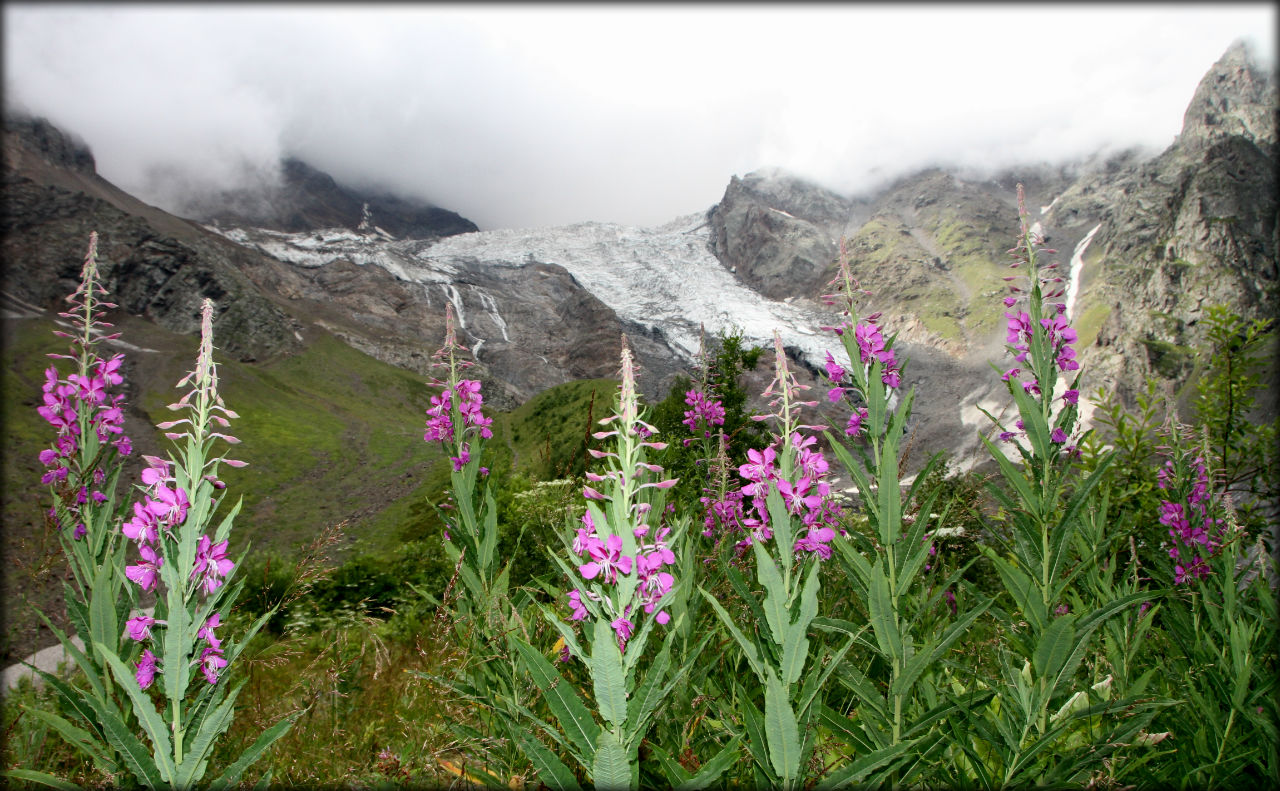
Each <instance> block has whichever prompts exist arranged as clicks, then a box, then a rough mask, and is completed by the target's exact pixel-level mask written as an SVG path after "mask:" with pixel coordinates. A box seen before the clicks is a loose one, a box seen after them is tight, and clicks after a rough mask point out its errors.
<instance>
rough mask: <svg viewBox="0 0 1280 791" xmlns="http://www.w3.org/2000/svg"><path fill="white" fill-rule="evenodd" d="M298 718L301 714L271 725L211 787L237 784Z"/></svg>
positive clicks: (225, 786) (226, 786) (227, 786)
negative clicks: (245, 771)
mask: <svg viewBox="0 0 1280 791" xmlns="http://www.w3.org/2000/svg"><path fill="white" fill-rule="evenodd" d="M299 716H301V714H295V715H292V716H289V717H285V718H284V719H282V720H280V721H279V722H277V723H276V724H275V725H272V726H271V727H270V728H267V729H266V730H265V731H263V732H262V735H261V736H259V737H258V738H257V740H256V741H255V742H254V743H253V744H251V745H249V748H248V749H247V750H245V751H244V752H243V753H241V754H240V757H239V758H237V759H236V760H235V763H233V764H231V766H228V767H227V768H226V771H224V772H223V773H222V775H221V776H220V777H219V778H218V779H217V780H215V781H213V784H212V786H211V787H212V788H229V787H231V786H234V785H236V784H237V783H239V782H240V776H241V775H243V774H244V770H246V769H248V768H249V767H250V766H252V765H253V763H254V761H257V760H258V758H259V757H261V756H262V753H263V752H265V751H266V749H267V748H268V747H270V746H271V745H272V744H274V743H275V741H276V739H279V738H280V737H281V736H284V735H285V734H286V733H288V732H289V729H290V728H292V727H293V723H294V722H295V721H296V720H297V718H298V717H299Z"/></svg>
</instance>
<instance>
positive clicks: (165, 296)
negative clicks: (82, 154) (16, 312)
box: [0, 172, 297, 360]
mask: <svg viewBox="0 0 1280 791" xmlns="http://www.w3.org/2000/svg"><path fill="white" fill-rule="evenodd" d="M0 229H2V230H3V235H4V241H3V244H2V246H0V249H2V250H3V254H4V259H5V290H6V291H7V292H8V293H10V294H12V295H13V296H15V297H17V298H19V299H22V300H24V301H26V302H29V303H32V304H35V305H39V306H42V307H45V308H47V309H50V310H62V309H63V307H64V306H63V304H62V300H63V298H64V297H65V296H66V295H67V294H69V293H71V291H72V290H74V289H75V287H76V284H77V283H78V282H79V279H80V270H81V267H82V266H83V262H84V254H85V250H86V248H87V246H88V241H89V234H90V233H91V232H93V231H97V233H98V236H99V245H98V249H99V265H100V269H101V272H102V277H103V285H104V286H105V287H106V288H107V289H108V291H109V292H110V293H111V295H112V298H113V300H114V301H115V302H116V303H117V304H118V305H119V306H120V308H121V309H122V310H124V311H126V312H128V313H131V314H134V315H138V316H143V317H146V318H148V319H150V320H152V321H154V322H155V323H156V324H159V325H160V326H162V327H165V328H166V329H169V330H172V331H174V332H178V333H184V334H185V333H195V332H198V331H199V329H200V305H201V302H202V301H203V300H204V299H205V298H206V297H207V298H209V299H212V300H214V302H215V304H216V306H217V308H216V310H217V313H216V318H215V322H214V326H215V328H216V330H217V332H218V334H219V337H220V338H221V341H220V345H221V348H223V349H224V350H225V351H226V352H228V353H229V354H233V355H235V356H236V357H238V358H240V359H243V360H254V359H261V358H269V357H274V356H277V355H280V354H286V353H289V352H290V351H292V350H294V349H295V348H296V346H297V341H296V339H295V336H294V323H293V322H292V321H291V320H290V318H289V317H288V316H286V315H285V314H284V313H283V312H282V311H281V310H280V309H279V308H278V307H276V306H275V305H273V304H272V303H271V302H270V301H269V300H267V299H266V298H264V297H263V296H262V295H261V294H259V293H258V292H257V290H256V289H255V288H254V287H253V285H252V284H251V282H250V281H249V279H248V278H247V277H246V276H245V275H244V274H242V273H241V272H239V271H238V270H237V268H236V267H235V265H234V264H233V263H232V261H233V259H235V258H236V257H238V256H239V255H240V251H238V250H236V249H235V248H234V246H233V245H227V244H225V243H220V241H219V240H217V239H216V237H211V236H210V237H209V238H208V239H203V240H202V239H200V238H199V237H198V235H197V236H195V238H194V239H188V240H182V241H180V240H178V239H176V238H174V237H171V236H167V235H164V234H160V233H157V231H156V229H155V228H153V227H152V226H151V225H149V224H148V223H147V222H146V221H145V220H143V219H141V218H139V217H136V216H133V215H130V214H127V213H126V212H123V211H121V210H120V209H117V208H116V207H114V206H112V205H111V204H109V203H107V202H106V201H104V200H102V199H100V198H96V197H93V196H91V195H87V194H85V193H83V192H75V193H73V192H70V191H67V190H65V189H62V188H60V187H56V186H52V185H42V184H37V183H36V182H34V181H32V180H31V179H29V178H24V177H20V176H16V175H15V174H13V173H12V172H10V173H7V174H6V179H5V206H4V213H3V217H2V218H0Z"/></svg>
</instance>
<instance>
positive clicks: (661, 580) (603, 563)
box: [570, 336, 676, 653]
mask: <svg viewBox="0 0 1280 791" xmlns="http://www.w3.org/2000/svg"><path fill="white" fill-rule="evenodd" d="M600 423H601V424H602V425H606V426H607V425H612V426H613V428H612V430H610V431H599V432H596V434H595V438H596V439H601V440H605V439H613V446H614V450H613V451H598V450H597V451H594V452H593V453H592V454H591V455H592V456H594V457H595V458H598V459H604V460H606V463H607V464H608V469H607V471H606V472H604V473H603V474H597V473H588V478H589V479H591V480H592V481H594V482H596V483H599V484H601V487H600V488H601V489H603V491H599V490H597V489H595V488H593V487H591V486H586V487H584V488H583V497H584V499H586V500H587V512H586V513H585V514H584V515H583V524H584V525H585V527H584V528H579V529H578V531H577V537H576V539H575V540H574V542H573V547H572V551H573V553H574V555H576V556H577V557H578V558H579V559H580V561H581V562H579V563H578V564H577V572H578V575H580V576H581V578H582V579H583V580H585V581H591V582H594V583H595V584H593V585H590V586H582V587H580V588H575V589H574V590H573V591H571V592H570V606H571V609H572V610H573V611H574V613H575V615H576V614H578V613H580V612H581V611H582V609H583V607H584V605H583V602H584V600H585V601H587V602H590V604H587V605H585V606H586V607H587V609H588V610H592V611H593V612H594V614H595V615H596V616H597V617H600V618H605V619H606V620H608V621H609V623H610V624H611V625H613V627H614V630H615V632H616V636H617V641H618V650H619V652H621V653H626V650H627V641H628V640H629V639H630V638H631V635H632V634H633V633H634V628H635V620H636V619H637V613H636V612H634V611H638V610H641V609H642V610H643V611H644V612H645V613H646V614H653V617H654V620H656V621H657V622H658V623H660V624H665V623H667V621H668V620H669V619H670V616H669V615H668V614H667V613H666V612H665V611H664V610H663V609H661V602H662V599H663V597H664V596H666V595H667V593H668V592H669V591H670V590H671V588H672V585H674V582H675V579H674V577H673V576H672V575H671V573H670V572H669V571H666V570H665V568H666V567H669V566H673V565H674V564H675V555H674V553H673V552H672V551H671V549H670V547H669V544H668V541H669V540H670V539H671V530H670V528H668V527H665V526H663V525H662V524H661V522H660V521H659V518H658V517H659V516H660V513H661V508H660V507H659V508H658V509H657V512H655V499H654V498H653V497H651V496H648V495H647V493H646V492H645V491H644V490H646V489H653V490H657V491H661V490H664V489H669V488H671V487H672V486H674V485H675V483H676V481H675V480H674V479H667V480H657V481H654V480H652V477H660V473H661V472H662V467H660V466H658V465H656V464H651V463H649V462H648V461H646V458H645V455H646V454H645V451H646V449H650V448H651V449H656V450H660V449H662V448H665V447H666V444H665V443H661V442H655V441H653V440H652V439H651V437H652V436H653V435H654V434H655V433H656V429H654V427H653V426H651V425H649V424H648V423H646V422H644V420H642V419H641V414H640V407H639V398H638V395H637V393H636V387H635V365H634V363H633V362H632V359H631V350H630V349H629V348H628V347H627V345H626V337H625V336H623V344H622V384H621V386H620V390H619V396H618V409H617V411H616V413H615V414H614V415H613V416H612V417H609V418H605V419H604V420H602V421H600ZM656 502H658V503H660V502H661V498H658V499H657V500H656ZM582 588H585V590H583V589H582ZM592 605H597V606H598V609H597V608H594V607H592Z"/></svg>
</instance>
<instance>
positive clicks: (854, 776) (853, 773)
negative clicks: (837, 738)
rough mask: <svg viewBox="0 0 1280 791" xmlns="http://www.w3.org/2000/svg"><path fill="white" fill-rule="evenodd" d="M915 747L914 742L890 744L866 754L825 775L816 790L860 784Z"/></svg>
mask: <svg viewBox="0 0 1280 791" xmlns="http://www.w3.org/2000/svg"><path fill="white" fill-rule="evenodd" d="M914 746H915V740H914V739H913V740H911V741H903V742H898V743H897V744H891V745H889V746H888V747H885V748H883V749H880V750H876V751H875V752H873V753H868V754H867V755H864V756H862V757H861V758H859V759H858V760H856V761H854V762H853V763H851V764H846V765H844V766H842V767H840V768H839V769H837V770H835V771H834V772H832V773H831V774H829V775H827V777H825V778H824V779H823V780H822V782H821V783H819V784H818V788H841V787H844V786H847V785H850V784H853V783H861V782H862V781H864V780H865V779H866V777H867V775H869V774H871V773H872V772H874V771H875V770H877V769H879V768H880V767H882V766H884V765H885V764H887V763H889V762H890V761H892V760H894V759H895V758H897V757H898V756H900V755H902V754H903V753H905V752H906V751H907V750H910V749H911V748H912V747H914Z"/></svg>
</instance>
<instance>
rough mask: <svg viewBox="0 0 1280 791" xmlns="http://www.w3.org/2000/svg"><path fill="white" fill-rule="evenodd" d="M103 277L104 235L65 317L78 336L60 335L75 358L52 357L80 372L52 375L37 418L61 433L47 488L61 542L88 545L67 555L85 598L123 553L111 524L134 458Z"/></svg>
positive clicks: (49, 456) (51, 455)
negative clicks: (110, 350)
mask: <svg viewBox="0 0 1280 791" xmlns="http://www.w3.org/2000/svg"><path fill="white" fill-rule="evenodd" d="M106 293H107V292H106V289H104V288H103V287H102V285H101V283H100V282H99V273H98V235H97V233H93V234H90V236H89V248H88V251H87V253H86V254H85V259H84V266H83V267H82V269H81V272H80V283H79V285H78V287H77V288H76V290H75V291H74V292H72V294H71V295H70V296H68V297H67V302H68V303H69V305H70V309H69V310H67V311H64V312H62V313H59V314H58V315H59V316H60V317H61V318H63V319H66V320H67V321H69V322H70V324H71V328H72V330H73V331H72V332H63V331H55V333H54V334H55V335H57V336H59V337H63V338H69V339H70V341H71V344H70V346H71V348H70V352H71V353H70V354H50V355H49V357H51V358H53V359H55V360H70V361H72V363H73V364H74V367H75V370H74V372H72V373H70V374H68V375H67V376H66V377H65V378H62V377H60V375H59V372H58V369H57V367H56V366H50V367H49V368H48V370H46V371H45V382H44V386H43V388H42V390H43V398H42V403H41V404H40V406H38V407H37V408H36V411H37V412H38V413H39V414H40V416H41V417H42V418H44V419H45V420H46V421H47V422H48V423H49V425H51V426H52V427H53V428H54V430H55V431H56V436H55V439H54V443H53V445H52V447H50V448H47V449H45V450H43V451H41V452H40V454H39V459H40V463H41V464H43V465H44V467H45V469H46V472H45V474H44V475H43V477H42V478H41V483H44V484H48V485H51V486H52V487H53V493H54V503H55V505H54V508H53V511H52V514H53V517H54V521H55V523H56V526H57V528H58V533H59V537H60V538H62V539H64V544H65V543H66V542H65V539H66V538H70V539H71V540H72V541H75V542H81V541H82V540H83V539H86V538H87V539H88V542H87V546H86V547H84V548H82V549H73V548H72V547H71V546H70V545H67V547H66V549H67V553H68V556H69V558H70V559H71V560H72V563H71V566H72V570H73V572H74V574H75V577H76V580H77V583H78V584H79V586H80V589H81V593H82V595H83V594H86V593H87V586H88V585H89V584H90V581H91V579H90V578H91V576H92V571H91V569H93V568H96V567H99V566H101V565H102V563H103V562H104V560H105V558H106V557H107V556H108V555H110V554H112V553H113V552H114V551H116V550H117V549H118V546H117V544H118V542H116V541H114V534H113V531H111V530H109V529H107V524H106V519H107V517H108V516H109V515H110V514H112V513H114V511H115V488H116V482H117V478H118V475H119V471H120V463H121V460H120V457H121V456H128V455H129V454H130V453H132V452H133V446H132V442H131V441H130V439H129V437H128V435H126V434H125V433H124V411H123V408H122V407H123V402H124V395H123V394H121V393H118V392H114V391H113V389H114V388H115V387H118V386H119V385H121V384H123V383H124V377H123V375H122V374H121V373H120V368H121V366H122V364H123V361H124V355H121V354H118V355H115V356H114V357H111V358H103V357H101V356H99V354H98V344H99V343H100V342H102V341H109V340H114V339H115V338H118V337H119V333H115V334H110V335H108V334H104V333H103V330H104V329H105V328H109V327H111V325H110V324H108V323H107V322H106V321H104V320H103V319H104V317H105V315H106V311H107V310H109V309H111V308H114V307H116V306H115V305H114V304H113V303H110V302H106V301H105V300H104V299H103V297H105V296H106Z"/></svg>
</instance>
